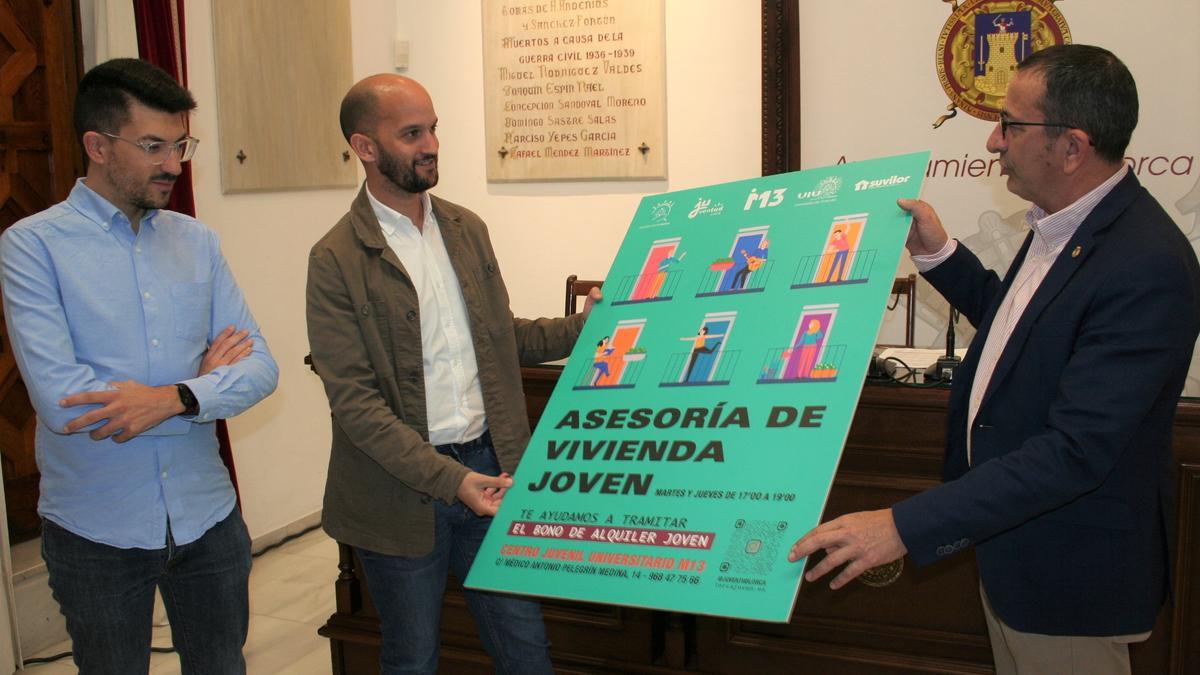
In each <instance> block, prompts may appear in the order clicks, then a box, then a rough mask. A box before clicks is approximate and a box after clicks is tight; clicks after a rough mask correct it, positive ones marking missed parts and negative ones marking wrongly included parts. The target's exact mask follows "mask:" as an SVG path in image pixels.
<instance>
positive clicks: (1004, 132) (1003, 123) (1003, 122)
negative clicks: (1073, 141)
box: [1000, 113, 1072, 139]
mask: <svg viewBox="0 0 1200 675" xmlns="http://www.w3.org/2000/svg"><path fill="white" fill-rule="evenodd" d="M1071 126H1072V125H1070V124H1066V123H1065V122H1017V121H1015V120H1010V119H1009V118H1008V117H1007V116H1006V115H1004V114H1003V113H1001V115H1000V135H1001V136H1002V137H1004V138H1005V139H1007V138H1008V128H1009V127H1063V128H1071Z"/></svg>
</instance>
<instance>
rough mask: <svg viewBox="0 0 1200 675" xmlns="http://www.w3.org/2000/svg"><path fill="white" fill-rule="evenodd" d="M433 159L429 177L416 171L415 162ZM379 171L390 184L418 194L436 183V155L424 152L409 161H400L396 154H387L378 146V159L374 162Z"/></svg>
mask: <svg viewBox="0 0 1200 675" xmlns="http://www.w3.org/2000/svg"><path fill="white" fill-rule="evenodd" d="M429 159H432V160H433V164H432V172H431V174H430V175H429V177H424V176H422V175H421V174H419V173H417V162H420V161H425V160H429ZM376 167H378V169H379V173H381V174H383V176H384V177H385V178H387V179H388V180H389V181H391V183H392V185H395V186H396V187H398V188H400V189H401V190H404V191H405V192H408V193H410V194H418V193H421V192H424V191H426V190H428V189H429V188H431V187H433V186H435V185H437V182H438V172H437V155H435V154H424V155H417V156H415V157H413V158H412V160H411V161H408V162H404V161H401V160H400V158H399V157H397V156H396V155H392V154H389V153H388V152H387V151H386V150H384V149H383V148H382V147H380V148H379V161H378V162H377V163H376Z"/></svg>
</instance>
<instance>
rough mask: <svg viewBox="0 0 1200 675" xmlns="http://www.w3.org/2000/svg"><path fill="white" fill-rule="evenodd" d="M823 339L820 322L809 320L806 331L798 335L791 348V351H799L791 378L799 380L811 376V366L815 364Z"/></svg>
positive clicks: (823, 332)
mask: <svg viewBox="0 0 1200 675" xmlns="http://www.w3.org/2000/svg"><path fill="white" fill-rule="evenodd" d="M824 337H825V331H823V330H821V320H820V319H812V320H810V321H809V322H808V329H807V330H805V331H804V332H803V333H801V334H800V336H799V337H798V338H797V339H796V344H795V346H794V347H793V349H798V350H800V354H799V356H798V357H797V359H796V370H795V373H793V374H792V377H794V378H797V379H799V378H805V377H811V376H812V370H813V366H815V365H816V363H817V353H818V352H820V351H821V340H822V339H823V338H824Z"/></svg>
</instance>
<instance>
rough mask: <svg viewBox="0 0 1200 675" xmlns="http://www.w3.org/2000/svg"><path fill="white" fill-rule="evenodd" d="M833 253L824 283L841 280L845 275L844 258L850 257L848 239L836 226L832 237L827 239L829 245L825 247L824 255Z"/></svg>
mask: <svg viewBox="0 0 1200 675" xmlns="http://www.w3.org/2000/svg"><path fill="white" fill-rule="evenodd" d="M830 253H832V254H833V260H832V262H830V263H829V274H828V275H826V277H825V283H827V284H828V283H833V282H836V281H842V280H843V279H844V278H845V276H846V259H847V258H849V257H850V240H849V239H847V238H846V233H845V232H844V231H842V229H841V228H838V229H836V230H834V231H833V238H831V239H830V240H829V246H828V247H827V248H826V249H825V255H829V254H830Z"/></svg>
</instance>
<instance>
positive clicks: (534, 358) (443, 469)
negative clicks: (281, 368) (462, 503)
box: [307, 188, 583, 556]
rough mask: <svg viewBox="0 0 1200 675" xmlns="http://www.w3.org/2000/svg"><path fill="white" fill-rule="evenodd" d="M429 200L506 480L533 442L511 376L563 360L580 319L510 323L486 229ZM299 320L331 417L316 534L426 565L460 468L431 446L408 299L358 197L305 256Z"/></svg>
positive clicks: (403, 277)
mask: <svg viewBox="0 0 1200 675" xmlns="http://www.w3.org/2000/svg"><path fill="white" fill-rule="evenodd" d="M431 201H432V204H433V213H434V215H435V216H436V217H437V221H438V226H439V228H440V229H441V233H442V238H443V240H444V241H445V244H446V252H447V253H448V254H449V257H450V262H451V264H452V265H453V267H454V272H455V275H456V276H457V277H458V281H459V284H460V285H461V286H462V293H463V298H464V300H465V301H466V306H467V316H468V320H469V323H470V327H471V340H472V343H473V344H474V346H475V357H476V360H477V361H478V365H479V382H480V385H481V388H482V389H483V404H484V411H485V414H486V415H487V424H488V428H489V430H490V431H491V434H492V441H493V443H494V444H495V446H496V455H497V458H498V459H499V460H500V466H501V468H502V469H503V470H504V471H507V472H509V473H514V472H515V471H516V468H517V463H518V462H519V461H520V459H521V455H522V454H523V453H524V451H525V446H526V445H527V444H528V442H529V422H528V418H527V417H526V411H525V396H524V393H523V392H522V389H521V370H520V366H521V365H533V364H537V363H542V362H544V361H549V360H553V359H560V358H563V357H565V356H567V355H568V354H569V352H570V350H571V347H572V346H573V345H574V343H575V340H576V338H578V337H579V331H580V329H581V328H582V327H583V317H582V315H575V316H572V317H567V318H558V319H537V320H536V321H530V320H528V319H518V318H514V317H513V314H512V311H511V310H510V309H509V301H508V291H507V290H505V288H504V280H503V279H502V278H501V276H500V267H499V265H498V264H497V262H496V254H495V252H494V251H493V250H492V244H491V240H490V239H489V237H488V232H487V226H486V225H484V223H483V221H482V220H480V219H479V217H478V216H476V215H475V214H474V213H471V212H470V211H468V210H467V209H464V208H462V207H460V206H457V205H455V204H452V203H450V202H447V201H444V200H441V199H438V198H437V197H432V200H431ZM307 316H308V340H309V345H310V347H311V349H312V357H313V365H314V367H315V368H316V370H317V373H318V374H319V375H320V377H321V380H322V382H323V383H324V385H325V393H326V395H327V396H328V398H329V407H330V410H331V412H332V418H333V444H332V448H331V450H330V457H329V474H328V477H327V480H326V483H325V503H324V512H323V515H322V525H323V526H324V528H325V531H326V532H328V533H329V536H331V537H333V538H334V539H337V540H338V541H341V542H344V543H347V544H350V545H352V546H357V547H361V548H365V549H368V550H371V551H377V552H379V553H384V554H388V555H400V556H419V555H425V554H427V553H429V552H430V551H431V550H432V549H433V520H434V518H433V503H432V499H434V498H436V499H441V500H442V501H444V502H447V503H452V502H454V501H455V500H456V496H455V495H456V492H457V490H458V486H459V484H460V483H461V482H462V479H463V477H464V476H466V474H467V469H466V468H465V467H463V466H462V465H461V464H459V463H458V462H455V461H454V460H452V459H450V458H448V457H446V456H444V455H441V454H439V453H438V452H437V450H435V449H434V447H433V446H432V445H430V444H429V433H428V422H427V419H426V410H425V378H424V372H423V366H422V356H421V317H420V307H419V305H418V303H417V293H416V290H415V289H414V287H413V285H412V283H411V281H410V280H409V277H408V274H407V273H406V272H405V270H404V267H403V265H402V264H401V263H400V260H399V259H398V258H397V257H396V254H395V253H394V252H393V251H392V250H391V249H390V248H389V247H388V245H387V241H386V240H385V238H384V235H383V231H382V230H381V229H380V226H379V221H378V220H377V219H376V218H375V213H374V212H373V211H372V210H371V204H370V201H369V200H368V199H367V194H366V190H365V188H364V189H362V190H360V191H359V194H358V197H356V198H355V200H354V203H353V204H352V205H351V207H350V211H349V213H347V214H346V215H345V216H343V217H342V219H341V220H339V221H338V223H337V225H335V226H334V227H333V229H331V230H330V231H329V232H328V233H327V234H326V235H325V236H324V237H323V238H322V239H321V240H320V241H318V242H317V243H316V245H314V246H313V248H312V251H311V252H310V254H309V258H308V289H307Z"/></svg>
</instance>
